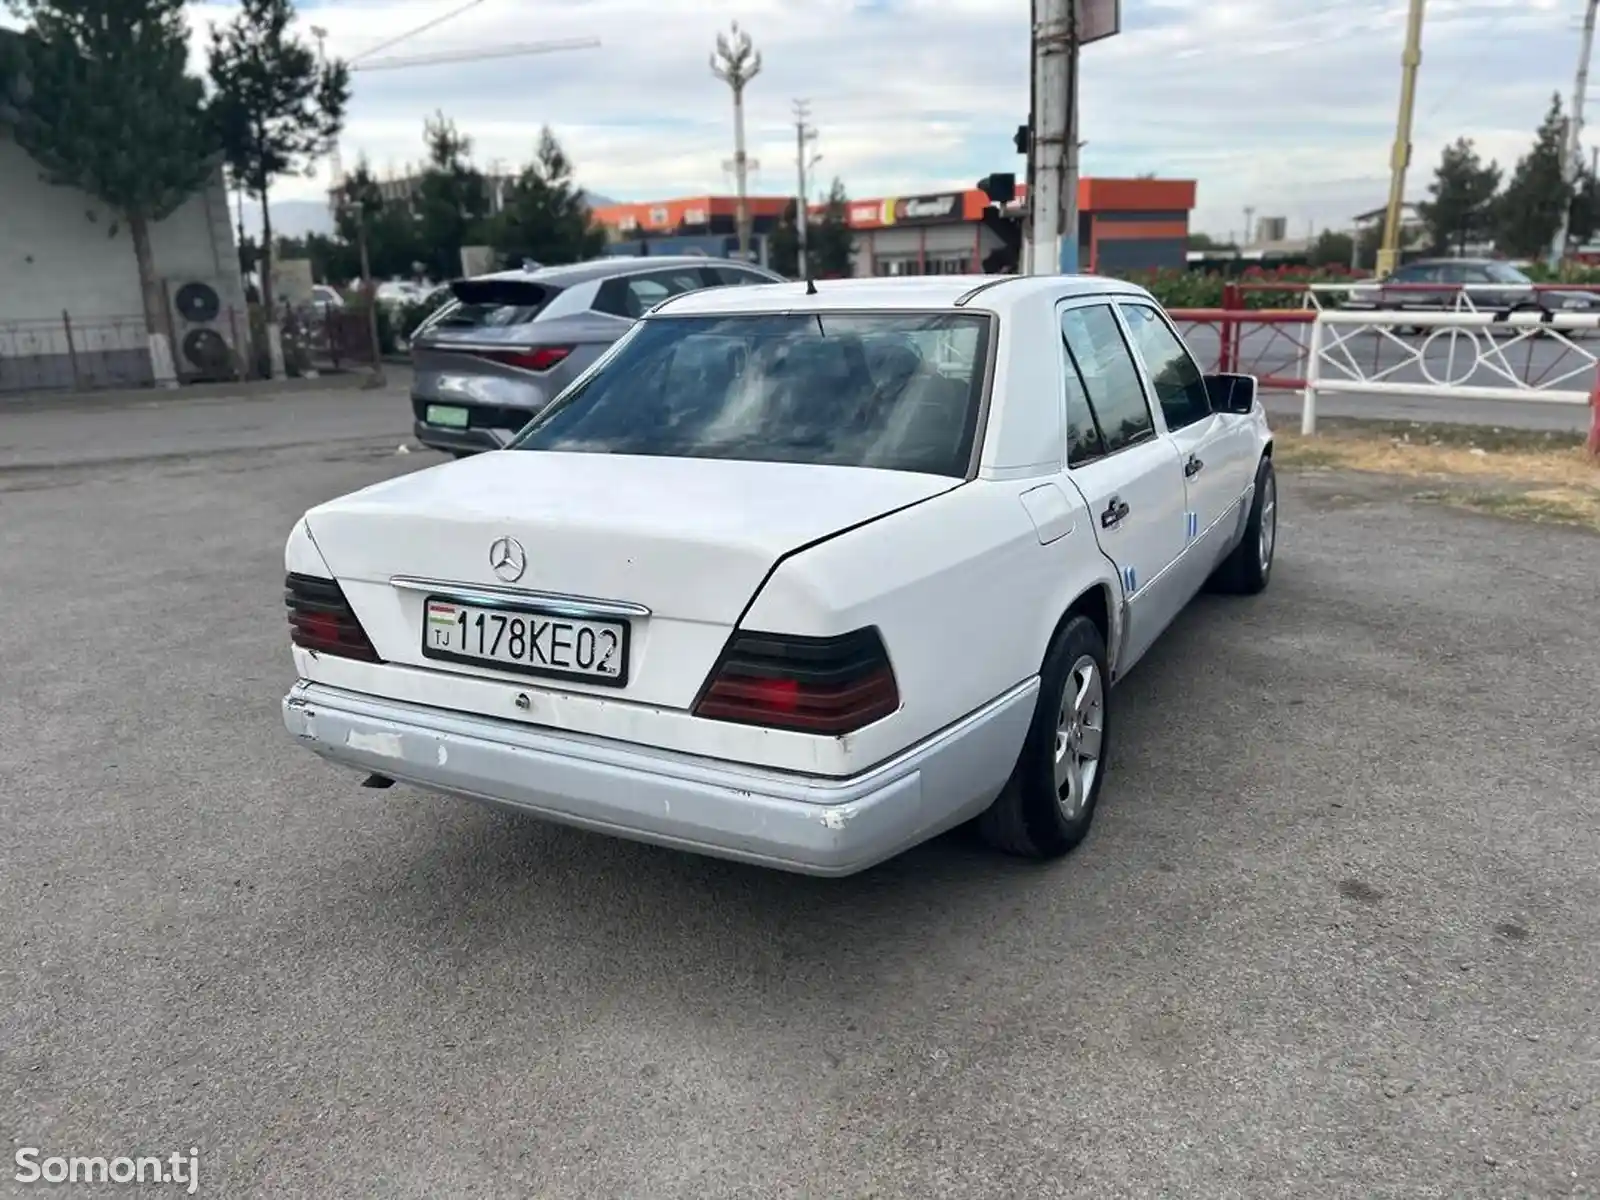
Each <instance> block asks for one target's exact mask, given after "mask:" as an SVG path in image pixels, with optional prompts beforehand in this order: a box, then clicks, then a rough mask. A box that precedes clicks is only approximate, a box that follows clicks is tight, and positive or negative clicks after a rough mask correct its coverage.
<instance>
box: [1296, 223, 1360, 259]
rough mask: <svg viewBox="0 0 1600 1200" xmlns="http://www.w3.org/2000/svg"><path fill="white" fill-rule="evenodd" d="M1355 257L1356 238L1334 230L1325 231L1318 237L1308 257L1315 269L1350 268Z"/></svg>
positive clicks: (1312, 244)
mask: <svg viewBox="0 0 1600 1200" xmlns="http://www.w3.org/2000/svg"><path fill="white" fill-rule="evenodd" d="M1355 256H1356V243H1355V238H1353V237H1351V236H1350V235H1349V234H1348V233H1339V232H1337V231H1336V230H1332V229H1324V230H1323V231H1322V232H1321V233H1320V234H1318V235H1317V240H1316V241H1314V242H1312V243H1311V250H1310V253H1309V254H1308V255H1307V257H1308V258H1309V259H1310V261H1311V265H1312V266H1313V267H1348V266H1350V264H1351V263H1352V261H1353V260H1354V259H1355Z"/></svg>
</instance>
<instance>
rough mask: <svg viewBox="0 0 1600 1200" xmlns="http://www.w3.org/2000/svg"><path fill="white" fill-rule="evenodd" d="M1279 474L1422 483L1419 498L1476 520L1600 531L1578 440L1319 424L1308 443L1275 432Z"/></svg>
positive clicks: (1595, 487)
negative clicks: (1332, 472)
mask: <svg viewBox="0 0 1600 1200" xmlns="http://www.w3.org/2000/svg"><path fill="white" fill-rule="evenodd" d="M1275 432H1276V438H1277V449H1276V450H1275V452H1274V457H1275V458H1276V459H1277V461H1278V462H1279V463H1281V464H1282V465H1283V466H1285V467H1291V468H1302V469H1310V470H1316V469H1340V470H1347V471H1364V472H1371V473H1373V474H1381V475H1389V476H1400V477H1405V478H1411V479H1426V480H1429V481H1433V482H1437V483H1440V484H1443V485H1447V486H1443V487H1440V488H1438V489H1435V490H1433V491H1429V492H1425V493H1421V494H1420V495H1419V497H1418V498H1419V499H1426V500H1434V501H1438V502H1440V503H1444V504H1450V505H1453V506H1456V507H1460V508H1468V509H1472V510H1474V511H1477V512H1484V513H1493V514H1495V515H1498V516H1504V517H1512V518H1517V519H1521V520H1532V521H1553V522H1558V523H1561V524H1568V525H1581V526H1584V527H1587V528H1592V529H1600V460H1597V459H1595V458H1594V457H1592V456H1591V455H1589V454H1588V453H1587V452H1586V451H1585V450H1584V447H1583V439H1582V437H1580V436H1577V435H1571V434H1555V433H1537V432H1529V431H1523V430H1507V429H1499V428H1485V427H1477V426H1445V425H1422V424H1418V423H1413V422H1354V421H1343V422H1322V423H1319V432H1318V433H1317V434H1316V435H1315V436H1314V437H1309V438H1307V437H1301V436H1300V434H1299V433H1298V432H1295V431H1294V429H1292V428H1280V429H1277V430H1276V431H1275Z"/></svg>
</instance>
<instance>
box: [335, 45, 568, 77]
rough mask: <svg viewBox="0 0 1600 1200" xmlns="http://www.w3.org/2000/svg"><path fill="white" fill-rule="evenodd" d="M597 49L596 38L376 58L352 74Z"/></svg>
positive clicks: (356, 65)
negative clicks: (559, 51)
mask: <svg viewBox="0 0 1600 1200" xmlns="http://www.w3.org/2000/svg"><path fill="white" fill-rule="evenodd" d="M599 45H600V39H599V38H597V37H584V38H565V39H563V40H561V41H554V42H518V43H516V44H515V45H511V46H497V47H495V48H494V49H492V50H444V51H440V52H438V53H435V54H412V55H404V56H397V57H392V58H377V59H373V60H372V61H370V62H364V63H358V64H355V65H353V66H352V67H351V68H350V69H351V70H352V71H393V70H397V69H399V68H401V67H432V66H437V65H439V64H442V63H462V62H482V61H485V60H487V59H492V58H516V57H518V56H520V55H524V54H552V53H554V52H556V51H558V50H593V49H595V48H596V47H598V46H599Z"/></svg>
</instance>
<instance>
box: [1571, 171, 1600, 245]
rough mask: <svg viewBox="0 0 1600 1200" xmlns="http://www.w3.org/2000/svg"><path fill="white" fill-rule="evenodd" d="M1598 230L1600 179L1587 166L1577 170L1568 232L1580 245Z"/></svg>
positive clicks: (1599, 226) (1599, 218) (1599, 222)
mask: <svg viewBox="0 0 1600 1200" xmlns="http://www.w3.org/2000/svg"><path fill="white" fill-rule="evenodd" d="M1597 230H1600V181H1597V180H1596V179H1595V176H1594V173H1593V172H1592V171H1590V170H1589V169H1588V168H1587V167H1585V168H1584V169H1583V170H1581V171H1579V172H1578V180H1577V186H1576V188H1575V189H1574V193H1573V197H1572V223H1571V225H1570V226H1569V228H1568V232H1569V233H1570V234H1571V235H1572V239H1573V240H1574V241H1575V242H1577V243H1578V244H1579V245H1580V246H1581V245H1583V244H1584V243H1585V242H1588V241H1589V240H1590V239H1592V238H1593V237H1594V235H1595V233H1596V231H1597Z"/></svg>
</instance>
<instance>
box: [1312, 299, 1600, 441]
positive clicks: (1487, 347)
mask: <svg viewBox="0 0 1600 1200" xmlns="http://www.w3.org/2000/svg"><path fill="white" fill-rule="evenodd" d="M1397 329H1423V330H1426V331H1427V333H1426V335H1425V336H1424V337H1422V338H1421V339H1420V340H1417V341H1407V340H1406V339H1404V338H1402V337H1400V336H1398V335H1397V334H1396V332H1395V331H1396V330H1397ZM1596 329H1600V313H1578V312H1559V311H1557V312H1551V313H1541V312H1514V313H1509V314H1497V313H1487V312H1410V311H1408V312H1382V311H1376V312H1374V311H1368V310H1358V309H1324V310H1323V311H1321V312H1319V313H1318V314H1317V317H1316V320H1315V321H1314V322H1313V323H1312V326H1311V339H1310V343H1309V344H1308V346H1307V347H1306V385H1305V392H1304V401H1303V404H1302V407H1301V412H1300V432H1301V433H1304V434H1312V433H1315V432H1316V431H1317V397H1318V396H1319V395H1322V394H1324V393H1329V392H1346V393H1348V392H1358V393H1362V394H1366V395H1379V396H1421V397H1430V396H1433V397H1448V398H1451V399H1462V400H1515V401H1539V402H1544V403H1551V404H1591V403H1593V402H1594V397H1595V395H1596V390H1597V387H1600V376H1597V370H1600V366H1597V364H1600V355H1597V354H1596V353H1595V352H1594V351H1592V350H1589V349H1587V348H1586V347H1584V346H1582V345H1580V344H1579V343H1578V342H1577V341H1576V340H1574V338H1573V336H1572V335H1574V334H1580V333H1584V332H1592V331H1594V330H1596ZM1359 337H1377V338H1379V339H1381V340H1382V341H1381V343H1380V347H1379V348H1380V349H1381V350H1383V351H1384V352H1385V353H1384V354H1379V355H1375V356H1374V355H1369V354H1368V353H1366V352H1365V351H1363V353H1362V354H1361V355H1360V359H1368V358H1370V359H1372V365H1371V366H1370V367H1368V366H1363V365H1362V362H1361V361H1359V360H1358V357H1357V355H1355V354H1353V353H1351V342H1352V341H1353V340H1354V339H1356V338H1359ZM1533 339H1537V342H1536V343H1534V346H1533V347H1531V348H1530V346H1529V343H1530V342H1532V341H1533ZM1391 346H1392V351H1391ZM1519 346H1521V347H1523V348H1524V349H1525V350H1530V349H1534V348H1536V349H1539V350H1542V351H1543V357H1545V358H1547V359H1548V360H1549V362H1548V365H1547V369H1546V372H1545V373H1543V374H1541V375H1540V376H1539V377H1538V378H1537V379H1529V378H1527V377H1525V376H1524V375H1521V374H1519V373H1518V372H1516V371H1515V370H1513V369H1512V367H1511V363H1510V361H1509V360H1508V359H1507V357H1506V354H1507V352H1508V351H1510V350H1512V349H1513V348H1516V347H1519ZM1440 351H1442V354H1441V353H1439V352H1440ZM1390 353H1392V360H1391V361H1387V362H1386V361H1384V359H1385V357H1387V356H1388V355H1389V354H1390ZM1441 358H1442V359H1443V363H1442V364H1441V363H1440V361H1439V360H1440V359H1441ZM1399 376H1409V378H1398V377H1399ZM1419 377H1420V378H1419ZM1563 385H1566V386H1563ZM1596 414H1597V416H1596V420H1597V421H1600V408H1597V409H1596Z"/></svg>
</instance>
